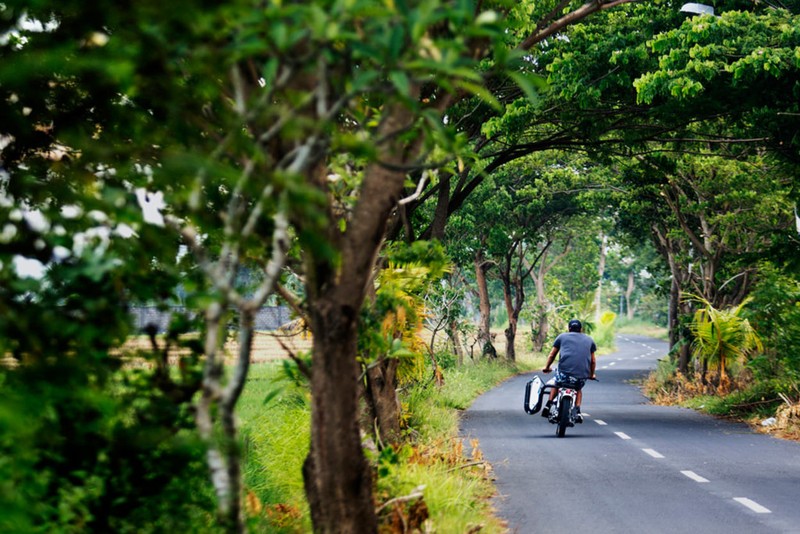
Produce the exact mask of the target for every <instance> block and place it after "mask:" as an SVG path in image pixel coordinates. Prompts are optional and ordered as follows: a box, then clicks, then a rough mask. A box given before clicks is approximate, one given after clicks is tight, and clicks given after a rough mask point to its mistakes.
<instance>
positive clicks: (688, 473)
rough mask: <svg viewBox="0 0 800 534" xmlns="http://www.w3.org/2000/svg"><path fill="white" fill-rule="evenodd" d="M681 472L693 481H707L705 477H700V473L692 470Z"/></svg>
mask: <svg viewBox="0 0 800 534" xmlns="http://www.w3.org/2000/svg"><path fill="white" fill-rule="evenodd" d="M681 473H683V474H684V475H685V476H687V477H689V478H691V479H692V480H694V481H695V482H700V483H703V482H708V479H707V478H703V477H701V476H700V475H698V474H697V473H695V472H694V471H681Z"/></svg>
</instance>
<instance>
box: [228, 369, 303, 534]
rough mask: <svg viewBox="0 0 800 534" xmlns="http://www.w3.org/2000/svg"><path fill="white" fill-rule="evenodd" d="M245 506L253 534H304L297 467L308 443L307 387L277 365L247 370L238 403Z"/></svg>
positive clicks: (300, 482)
mask: <svg viewBox="0 0 800 534" xmlns="http://www.w3.org/2000/svg"><path fill="white" fill-rule="evenodd" d="M237 414H238V416H239V418H240V421H241V430H242V447H243V452H244V459H245V464H244V473H243V474H244V482H245V486H246V503H247V507H248V515H249V516H250V517H251V525H250V526H251V530H252V531H254V532H269V533H273V532H274V533H281V532H286V533H289V532H310V531H311V520H310V516H309V511H308V503H307V501H306V498H305V490H304V486H303V475H302V466H303V461H304V460H305V457H306V455H307V454H308V448H309V442H310V430H309V429H310V396H309V392H308V388H307V387H305V386H304V385H303V384H300V383H297V382H296V381H293V380H291V379H290V378H289V376H288V375H287V373H286V372H285V371H284V367H283V364H282V362H273V363H265V364H262V365H257V366H254V367H252V368H251V372H250V376H249V378H248V381H247V384H246V386H245V389H244V392H243V394H242V398H241V399H240V401H239V404H238V408H237Z"/></svg>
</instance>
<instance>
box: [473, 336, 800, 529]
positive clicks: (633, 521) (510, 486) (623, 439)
mask: <svg viewBox="0 0 800 534" xmlns="http://www.w3.org/2000/svg"><path fill="white" fill-rule="evenodd" d="M617 347H618V349H619V350H618V351H617V352H616V353H614V354H611V355H607V356H601V357H600V358H598V363H597V377H598V379H599V380H600V381H599V382H589V383H587V385H586V386H585V387H584V390H583V391H584V399H583V406H582V410H583V413H584V417H585V421H584V423H583V424H582V425H575V427H574V428H568V429H567V435H566V436H565V437H564V438H557V437H556V436H555V429H556V427H555V425H553V424H550V423H548V422H547V420H546V419H545V418H543V417H541V415H540V414H536V415H528V414H526V413H525V411H524V410H523V408H522V403H523V396H524V391H525V383H526V382H527V381H528V380H530V378H532V376H533V374H526V375H522V376H518V377H515V378H513V379H511V380H508V381H506V382H505V383H503V384H502V385H501V386H499V387H497V388H495V389H493V390H492V391H490V392H488V393H486V394H484V395H482V396H481V397H479V398H478V399H476V401H475V402H474V403H473V405H472V407H471V408H470V409H469V410H467V412H466V413H465V415H464V418H463V420H462V423H461V433H462V436H463V437H464V438H477V439H478V440H479V441H480V448H481V450H482V452H483V455H484V458H485V459H486V460H487V461H488V462H490V463H491V465H492V467H493V469H494V474H495V478H496V481H495V484H496V488H497V492H498V496H497V497H496V498H495V506H496V507H497V510H498V515H499V516H500V517H501V518H503V519H505V520H506V521H507V522H508V527H509V530H510V532H516V533H539V532H541V533H545V532H554V533H558V532H585V533H587V534H600V533H626V534H627V533H645V534H657V533H669V534H674V533H684V532H685V533H699V534H713V533H721V534H722V533H724V534H734V533H747V534H751V533H771V532H790V533H798V534H800V444H798V443H795V442H790V441H784V440H779V439H776V438H772V437H769V436H766V435H762V434H757V433H754V432H752V431H751V430H750V429H749V428H748V427H747V426H745V425H742V424H737V423H731V422H728V421H723V420H719V419H716V418H714V417H711V416H706V415H702V414H698V413H696V412H694V411H693V410H689V409H686V408H674V407H664V406H654V405H651V404H649V403H648V401H647V399H646V398H645V397H644V396H643V395H642V394H641V393H640V391H639V388H638V387H637V386H636V385H634V384H631V381H632V380H634V379H636V378H641V377H644V376H645V375H646V374H647V371H648V370H649V369H652V368H653V367H654V366H655V364H656V360H657V359H658V358H662V357H664V356H665V354H666V352H667V345H666V343H664V342H662V341H657V340H654V339H651V338H646V337H641V336H620V337H618V339H617ZM538 374H539V375H540V376H544V375H542V374H541V373H538Z"/></svg>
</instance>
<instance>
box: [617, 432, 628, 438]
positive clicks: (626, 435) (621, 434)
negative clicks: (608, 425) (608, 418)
mask: <svg viewBox="0 0 800 534" xmlns="http://www.w3.org/2000/svg"><path fill="white" fill-rule="evenodd" d="M614 434H616V435H617V436H619V437H620V438H622V439H631V437H630V436H629V435H628V434H626V433H625V432H614Z"/></svg>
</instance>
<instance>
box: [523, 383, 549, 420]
mask: <svg viewBox="0 0 800 534" xmlns="http://www.w3.org/2000/svg"><path fill="white" fill-rule="evenodd" d="M543 397H544V396H543V395H542V380H541V379H540V378H539V377H538V376H536V375H534V377H533V378H532V379H531V380H528V382H527V383H526V384H525V404H524V408H525V413H527V414H531V415H533V414H535V413H537V412H538V411H539V410H541V409H542V398H543Z"/></svg>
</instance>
